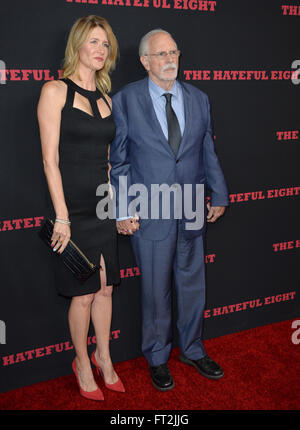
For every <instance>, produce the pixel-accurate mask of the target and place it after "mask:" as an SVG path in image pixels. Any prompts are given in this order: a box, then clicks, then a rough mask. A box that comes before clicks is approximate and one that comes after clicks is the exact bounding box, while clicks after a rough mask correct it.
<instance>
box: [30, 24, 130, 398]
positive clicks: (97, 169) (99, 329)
mask: <svg viewBox="0 0 300 430" xmlns="http://www.w3.org/2000/svg"><path fill="white" fill-rule="evenodd" d="M117 51H118V46H117V41H116V38H115V36H114V34H113V32H112V29H111V27H110V25H109V24H108V22H107V21H106V20H105V19H104V18H101V17H98V16H95V15H90V16H86V17H83V18H80V19H79V20H77V21H76V22H75V24H74V25H73V27H72V29H71V32H70V34H69V38H68V42H67V47H66V52H65V60H64V65H63V79H59V80H57V81H50V82H47V83H46V84H44V86H43V88H42V91H41V96H40V100H39V104H38V120H39V126H40V137H41V144H42V153H43V163H44V171H45V175H46V178H47V182H48V187H49V193H50V196H51V201H52V202H51V203H52V204H51V208H52V209H51V212H50V213H51V214H52V216H53V218H54V219H55V224H54V232H53V236H52V245H53V246H54V252H57V253H61V252H63V250H64V249H65V247H66V245H67V243H68V241H69V239H70V237H71V236H72V240H73V241H74V242H75V243H76V244H77V245H78V247H79V248H80V249H81V250H82V251H83V252H84V254H85V255H86V256H87V257H88V258H89V260H90V261H92V262H94V263H98V262H99V263H100V265H101V270H100V276H99V275H98V274H94V275H93V276H92V277H90V278H89V279H88V280H87V281H86V282H85V283H84V284H83V285H81V284H80V283H79V282H78V281H77V280H76V278H74V277H73V275H72V274H71V272H69V270H68V269H67V268H66V267H65V266H64V265H63V264H62V263H61V261H59V259H58V258H53V261H54V265H55V276H56V285H57V289H58V293H59V294H61V295H64V296H67V297H71V298H72V300H71V304H70V309H69V315H68V317H69V326H70V332H71V337H72V341H73V345H74V348H75V351H76V357H75V359H74V361H73V363H72V368H73V371H74V373H75V375H76V378H77V382H78V385H79V389H80V393H81V395H83V396H84V397H87V398H90V399H93V400H103V393H102V391H101V390H100V388H99V387H98V385H97V384H96V382H95V379H94V376H93V372H92V368H91V363H90V359H89V356H88V352H87V336H88V329H89V324H90V318H91V319H92V322H93V325H94V329H95V334H96V339H97V346H96V351H95V352H93V354H92V357H91V359H92V363H93V364H94V365H95V366H96V368H97V371H98V373H99V374H100V373H101V375H102V376H103V378H104V382H105V385H106V387H108V388H110V389H112V390H115V391H125V390H124V386H123V384H122V382H121V380H120V378H119V377H118V375H117V374H116V373H115V371H114V368H113V365H112V362H111V358H110V352H109V337H110V324H111V314H112V297H111V294H112V289H113V285H114V284H118V283H119V282H120V277H119V275H120V269H119V265H118V255H117V230H116V225H115V220H113V219H108V218H107V219H104V220H100V219H99V218H98V217H97V215H96V206H97V203H98V202H99V197H97V196H96V189H97V187H98V186H99V185H100V184H103V183H108V182H109V164H108V151H109V144H110V142H111V141H112V139H113V138H114V135H115V125H114V121H113V118H112V115H111V100H110V98H109V97H108V95H107V93H108V92H109V91H110V89H111V82H110V77H109V72H110V71H111V70H112V69H113V68H114V66H115V62H116V58H117Z"/></svg>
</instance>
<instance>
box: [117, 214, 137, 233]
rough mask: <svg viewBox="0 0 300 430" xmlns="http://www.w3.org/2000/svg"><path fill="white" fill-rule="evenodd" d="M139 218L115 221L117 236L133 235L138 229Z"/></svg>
mask: <svg viewBox="0 0 300 430" xmlns="http://www.w3.org/2000/svg"><path fill="white" fill-rule="evenodd" d="M138 219H139V217H134V218H128V219H125V220H123V221H117V230H118V233H119V234H124V235H129V236H131V235H133V233H134V232H135V231H137V230H138V229H139V228H140V225H139V222H138Z"/></svg>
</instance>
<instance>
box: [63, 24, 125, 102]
mask: <svg viewBox="0 0 300 430" xmlns="http://www.w3.org/2000/svg"><path fill="white" fill-rule="evenodd" d="M95 27H101V28H102V29H103V30H104V31H105V32H106V34H107V38H108V43H109V51H108V57H107V59H106V61H105V64H104V66H103V68H102V69H101V70H97V71H96V72H95V79H96V87H97V88H98V89H99V90H100V91H101V92H102V93H104V94H106V93H108V92H110V91H111V80H110V76H109V75H110V73H111V72H112V71H113V70H114V69H115V66H116V61H117V57H118V42H117V39H116V36H115V35H114V33H113V31H112V28H111V26H110V25H109V23H108V22H107V21H106V19H105V18H102V17H100V16H97V15H88V16H84V17H82V18H79V19H78V20H77V21H76V22H75V23H74V24H73V26H72V28H71V31H70V33H69V37H68V41H67V46H66V50H65V58H64V61H63V66H62V77H63V78H68V77H69V76H70V75H75V76H76V77H77V78H78V79H79V80H81V78H80V75H79V72H78V67H77V66H78V60H79V53H78V50H79V49H80V47H81V45H82V44H83V43H84V42H85V41H86V40H87V38H88V35H89V34H90V32H91V31H92V30H93V29H94V28H95Z"/></svg>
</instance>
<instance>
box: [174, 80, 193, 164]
mask: <svg viewBox="0 0 300 430" xmlns="http://www.w3.org/2000/svg"><path fill="white" fill-rule="evenodd" d="M178 83H179V84H180V86H181V89H182V96H183V104H184V119H185V125H184V132H183V136H182V139H181V144H180V146H179V149H178V153H177V157H176V158H179V157H180V155H181V154H182V151H183V150H184V146H185V144H186V142H187V137H188V134H189V131H190V128H191V118H192V115H191V114H192V112H191V97H190V95H189V94H188V91H187V89H186V88H185V86H184V85H182V83H181V82H180V81H178Z"/></svg>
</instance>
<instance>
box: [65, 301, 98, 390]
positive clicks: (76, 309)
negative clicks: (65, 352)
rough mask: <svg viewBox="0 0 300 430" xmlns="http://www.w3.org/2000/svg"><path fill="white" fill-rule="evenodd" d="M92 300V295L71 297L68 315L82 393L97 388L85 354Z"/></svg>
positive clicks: (86, 353)
mask: <svg viewBox="0 0 300 430" xmlns="http://www.w3.org/2000/svg"><path fill="white" fill-rule="evenodd" d="M93 300H94V294H86V295H84V296H75V297H73V298H72V301H71V305H70V309H69V315H68V316H69V326H70V332H71V337H72V342H73V345H74V348H75V351H76V367H77V371H78V378H79V383H80V386H81V388H82V389H83V390H84V391H94V390H96V389H97V388H98V387H97V384H96V382H95V379H94V375H93V372H92V368H91V363H90V359H89V356H88V352H87V336H88V330H89V325H90V317H91V305H92V302H93Z"/></svg>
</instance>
